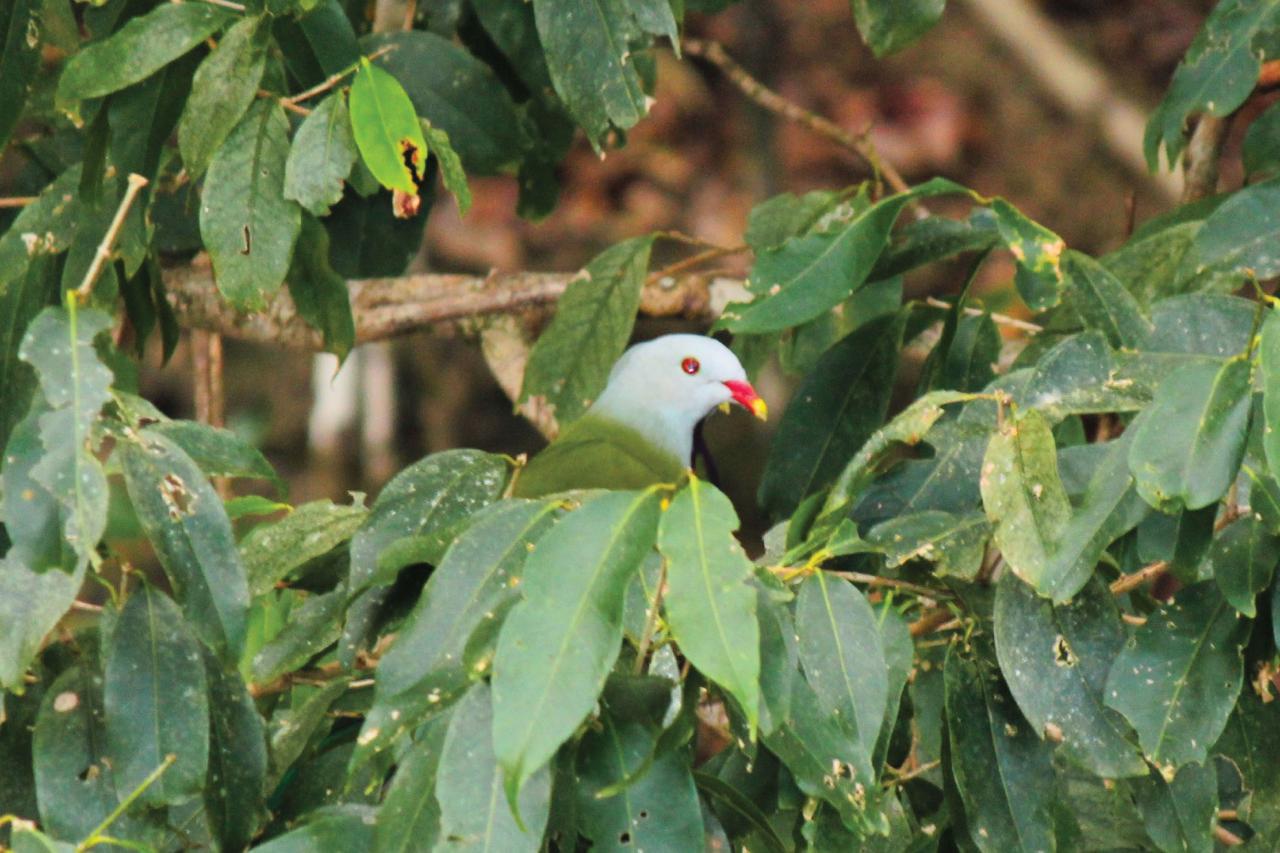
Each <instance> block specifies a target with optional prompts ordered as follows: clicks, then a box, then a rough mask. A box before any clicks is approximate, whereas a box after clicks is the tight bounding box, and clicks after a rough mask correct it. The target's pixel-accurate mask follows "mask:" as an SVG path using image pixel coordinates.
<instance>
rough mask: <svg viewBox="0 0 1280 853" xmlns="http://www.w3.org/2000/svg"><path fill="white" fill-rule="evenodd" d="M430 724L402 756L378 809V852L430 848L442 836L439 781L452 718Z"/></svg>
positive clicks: (439, 719) (401, 851) (399, 852)
mask: <svg viewBox="0 0 1280 853" xmlns="http://www.w3.org/2000/svg"><path fill="white" fill-rule="evenodd" d="M451 716H452V713H451V714H450V716H449V717H441V718H437V719H435V720H433V721H432V722H430V723H428V724H427V725H426V727H425V728H424V731H423V732H422V733H421V734H420V735H419V736H418V739H417V740H416V741H414V744H413V746H412V747H410V748H409V750H408V751H407V752H406V753H405V754H404V756H403V757H402V758H401V759H400V762H399V767H397V768H396V775H395V776H394V778H392V780H391V786H390V787H389V788H388V789H387V794H386V797H385V798H384V799H383V802H382V807H381V808H380V809H379V810H378V820H377V829H376V831H375V832H376V834H375V836H374V839H375V842H376V843H375V844H374V846H373V849H374V850H375V851H376V853H407V851H410V850H423V849H426V850H430V849H432V848H433V847H434V846H435V844H436V842H437V841H438V840H439V838H440V803H439V801H438V798H437V787H436V781H437V778H438V775H439V768H440V761H441V759H442V758H443V753H444V741H445V736H446V734H447V731H448V724H449V720H450V717H451Z"/></svg>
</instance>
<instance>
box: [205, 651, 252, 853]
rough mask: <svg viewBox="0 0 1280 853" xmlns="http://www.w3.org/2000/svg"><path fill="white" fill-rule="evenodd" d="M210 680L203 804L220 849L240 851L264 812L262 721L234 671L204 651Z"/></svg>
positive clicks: (206, 673) (207, 675) (246, 689)
mask: <svg viewBox="0 0 1280 853" xmlns="http://www.w3.org/2000/svg"><path fill="white" fill-rule="evenodd" d="M202 656H203V658H204V671H205V677H206V678H207V679H208V682H209V776H208V779H207V780H206V781H205V785H204V808H205V814H206V815H207V816H208V818H209V823H210V829H211V830H212V831H213V834H214V837H215V838H217V839H218V841H219V842H220V844H221V845H222V849H223V850H243V849H244V848H246V847H248V846H249V842H250V841H251V840H252V839H253V837H254V835H256V834H257V830H258V826H259V824H260V823H261V821H262V819H263V817H264V816H265V811H266V810H265V803H264V798H265V794H266V790H265V789H266V782H267V737H266V734H267V733H266V726H265V725H264V724H263V721H262V717H261V716H260V715H259V714H258V709H257V708H256V707H255V706H254V704H253V697H252V696H250V695H249V690H248V688H246V687H245V684H244V681H242V680H241V678H240V676H239V674H237V673H235V672H234V671H230V670H227V669H225V668H224V667H223V666H222V664H220V663H219V662H218V661H217V659H216V658H214V657H213V656H212V655H210V654H209V653H208V652H207V651H205V652H203V655H202Z"/></svg>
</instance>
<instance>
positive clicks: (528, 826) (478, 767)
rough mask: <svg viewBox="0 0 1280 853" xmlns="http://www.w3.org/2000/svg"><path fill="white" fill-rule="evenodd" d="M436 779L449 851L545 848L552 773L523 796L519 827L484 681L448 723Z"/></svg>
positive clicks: (503, 852) (512, 852)
mask: <svg viewBox="0 0 1280 853" xmlns="http://www.w3.org/2000/svg"><path fill="white" fill-rule="evenodd" d="M438 775H439V778H440V779H441V780H443V781H444V782H445V784H443V785H439V786H437V788H436V800H437V802H439V804H440V834H441V835H442V836H443V837H444V838H446V839H448V841H447V844H446V847H445V849H447V850H449V851H463V850H479V851H493V853H519V851H529V853H537V851H538V850H539V849H540V848H541V846H542V832H543V830H544V829H545V828H546V825H547V814H548V810H549V809H550V807H551V772H550V770H549V769H543V770H542V771H541V772H539V773H537V774H535V775H534V777H533V778H532V779H531V780H529V784H527V785H525V786H524V790H523V791H521V792H520V816H521V818H522V819H523V821H524V826H520V825H519V824H517V823H516V821H515V817H514V816H513V815H512V813H511V808H510V807H509V806H508V805H507V801H506V798H505V797H503V795H502V773H501V772H499V770H498V759H497V757H496V756H495V755H494V754H493V703H492V700H491V697H490V693H489V686H488V685H487V684H485V683H484V682H483V681H482V682H480V683H479V684H477V685H476V686H475V687H473V688H471V690H470V691H469V692H468V693H467V695H466V696H465V697H464V698H463V699H462V701H461V702H459V703H458V708H457V710H456V711H455V712H454V713H453V715H452V716H451V718H450V720H449V731H448V734H446V735H445V739H444V747H443V752H442V754H441V756H440V768H439V771H438ZM624 796H625V794H624ZM637 846H638V845H637Z"/></svg>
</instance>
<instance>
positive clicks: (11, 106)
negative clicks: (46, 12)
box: [0, 0, 42, 151]
mask: <svg viewBox="0 0 1280 853" xmlns="http://www.w3.org/2000/svg"><path fill="white" fill-rule="evenodd" d="M41 17H42V16H41V14H40V4H39V3H38V2H36V0H16V2H13V3H6V4H5V8H4V10H3V11H2V12H0V151H3V150H4V149H5V146H7V145H8V144H9V137H10V136H11V135H12V134H13V129H14V128H15V127H16V126H17V124H18V118H19V117H20V116H21V115H22V108H23V107H24V106H25V105H26V102H27V96H28V95H29V94H30V93H31V82H32V80H33V79H34V78H35V76H36V71H37V70H38V69H39V67H40V25H41V23H42V21H41Z"/></svg>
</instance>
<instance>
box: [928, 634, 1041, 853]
mask: <svg viewBox="0 0 1280 853" xmlns="http://www.w3.org/2000/svg"><path fill="white" fill-rule="evenodd" d="M984 657H985V656H982V657H980V656H973V657H967V656H965V655H964V654H963V653H962V652H961V651H960V647H959V646H952V647H951V649H950V650H949V651H948V652H947V662H946V668H945V681H946V714H947V734H948V737H949V739H950V741H949V745H950V750H951V751H950V758H951V761H950V764H951V772H952V774H953V775H954V778H955V783H956V787H957V788H958V789H959V794H960V799H961V801H962V802H963V804H964V821H965V826H966V828H967V829H968V833H969V838H968V840H969V841H971V842H972V843H973V844H974V845H976V846H977V848H978V849H979V850H982V851H984V853H985V851H992V853H995V852H996V851H999V853H1004V851H1009V850H1026V851H1032V850H1053V849H1054V848H1055V845H1054V832H1053V818H1052V806H1053V803H1054V785H1053V765H1052V758H1051V753H1050V749H1049V746H1048V745H1047V744H1045V743H1044V742H1043V741H1041V740H1040V738H1039V736H1038V735H1037V733H1036V732H1035V730H1034V729H1032V727H1031V725H1030V724H1028V723H1027V721H1026V720H1024V719H1023V718H1022V715H1021V714H1019V713H1018V711H1017V706H1016V705H1014V703H1013V701H1012V699H1011V698H1010V696H1009V695H1008V693H1007V691H1006V689H1005V686H1004V685H1003V684H1002V683H1001V682H1000V678H999V676H998V675H997V673H996V672H995V668H994V667H992V666H991V665H990V664H989V663H988V662H987V660H985V659H984Z"/></svg>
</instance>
